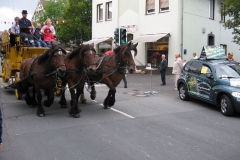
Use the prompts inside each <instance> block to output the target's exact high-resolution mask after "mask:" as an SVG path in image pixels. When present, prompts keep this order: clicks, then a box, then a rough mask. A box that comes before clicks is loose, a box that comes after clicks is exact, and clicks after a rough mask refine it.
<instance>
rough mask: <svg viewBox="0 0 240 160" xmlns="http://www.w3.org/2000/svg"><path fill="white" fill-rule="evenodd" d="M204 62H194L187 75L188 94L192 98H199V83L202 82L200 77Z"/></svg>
mask: <svg viewBox="0 0 240 160" xmlns="http://www.w3.org/2000/svg"><path fill="white" fill-rule="evenodd" d="M201 68H202V62H201V61H194V62H192V64H191V65H190V67H189V69H188V73H187V86H188V93H189V95H191V96H192V97H196V98H199V91H198V83H199V81H200V79H199V76H200V74H201Z"/></svg>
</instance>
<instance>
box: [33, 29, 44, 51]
mask: <svg viewBox="0 0 240 160" xmlns="http://www.w3.org/2000/svg"><path fill="white" fill-rule="evenodd" d="M40 30H41V27H40V26H37V28H36V29H35V31H34V33H33V38H34V41H35V43H36V45H37V47H41V46H43V47H47V44H46V43H45V42H44V41H43V40H42V35H41V32H40Z"/></svg>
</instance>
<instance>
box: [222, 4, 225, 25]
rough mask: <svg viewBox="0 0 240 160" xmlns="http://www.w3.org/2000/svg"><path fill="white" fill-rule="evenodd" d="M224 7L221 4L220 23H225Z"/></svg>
mask: <svg viewBox="0 0 240 160" xmlns="http://www.w3.org/2000/svg"><path fill="white" fill-rule="evenodd" d="M224 13H225V5H224V4H223V3H221V22H223V23H224V22H225V15H224Z"/></svg>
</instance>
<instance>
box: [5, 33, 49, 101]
mask: <svg viewBox="0 0 240 160" xmlns="http://www.w3.org/2000/svg"><path fill="white" fill-rule="evenodd" d="M15 42H16V43H15V45H11V43H10V37H9V33H8V31H7V30H5V31H4V32H3V34H2V50H3V51H2V53H3V61H2V85H3V87H4V88H8V87H11V86H12V85H13V84H15V83H17V82H18V81H19V80H20V79H19V71H20V64H21V62H22V61H23V60H24V59H27V58H34V57H37V56H39V55H41V54H42V53H44V52H45V51H46V50H48V49H49V48H45V47H28V46H24V45H23V44H21V42H20V37H19V36H16V37H15ZM15 95H16V98H17V99H21V98H22V97H21V95H20V94H19V92H18V89H15Z"/></svg>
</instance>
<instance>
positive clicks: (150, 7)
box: [146, 0, 155, 14]
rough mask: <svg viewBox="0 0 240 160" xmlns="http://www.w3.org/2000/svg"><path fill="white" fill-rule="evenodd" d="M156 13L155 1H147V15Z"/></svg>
mask: <svg viewBox="0 0 240 160" xmlns="http://www.w3.org/2000/svg"><path fill="white" fill-rule="evenodd" d="M152 13H155V0H146V14H152Z"/></svg>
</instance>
